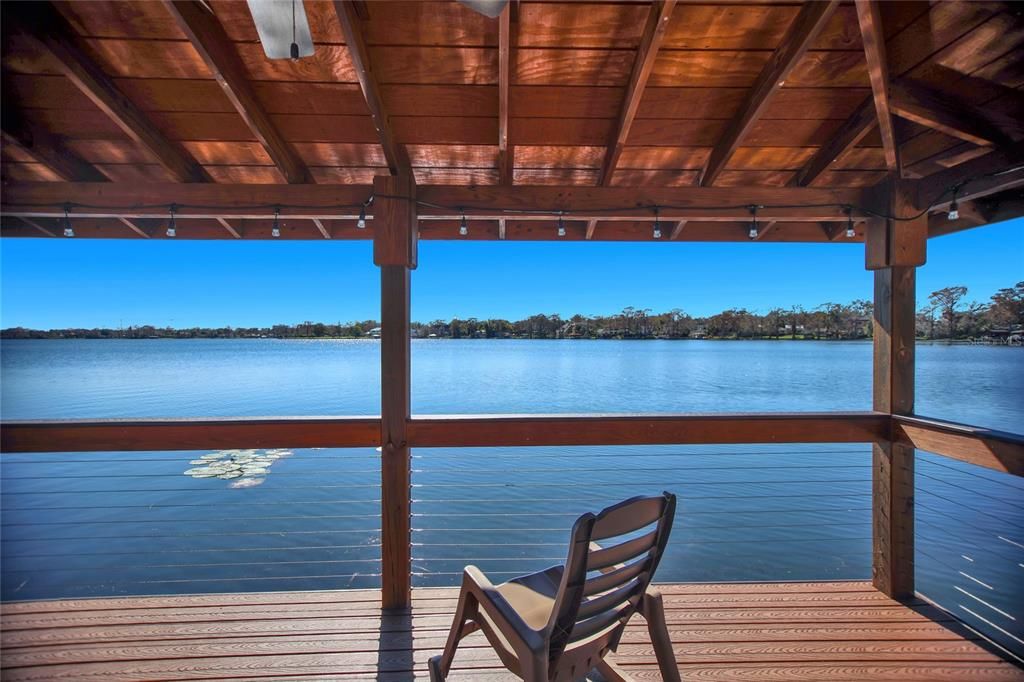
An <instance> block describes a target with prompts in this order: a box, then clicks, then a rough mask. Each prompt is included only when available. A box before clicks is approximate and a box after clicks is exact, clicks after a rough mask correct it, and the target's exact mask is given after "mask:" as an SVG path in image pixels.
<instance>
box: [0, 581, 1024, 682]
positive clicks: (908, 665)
mask: <svg viewBox="0 0 1024 682" xmlns="http://www.w3.org/2000/svg"><path fill="white" fill-rule="evenodd" d="M661 588H662V591H663V592H664V593H665V595H666V598H665V602H666V608H667V610H668V622H669V629H670V630H671V634H672V641H673V642H674V643H675V649H676V657H677V659H678V662H679V667H680V670H681V672H682V675H683V679H690V680H738V679H742V680H762V679H766V680H783V679H785V680H794V679H798V680H883V679H884V680H889V679H894V680H895V679H899V680H908V679H915V680H917V679H920V680H961V679H965V680H1024V671H1022V670H1021V669H1020V668H1017V667H1015V666H1013V665H1011V664H1009V663H1007V662H1004V661H1002V660H1000V659H999V658H998V657H996V656H995V655H993V654H992V653H989V651H987V650H985V649H984V648H982V647H981V646H979V645H978V644H977V643H976V642H974V641H970V638H971V634H970V632H969V631H967V630H966V629H963V628H961V627H958V626H957V624H956V623H955V622H953V621H951V620H949V619H948V617H944V616H943V615H942V612H940V611H938V610H937V609H934V608H932V607H929V606H927V605H925V604H921V605H915V606H914V607H913V608H909V607H907V606H904V605H901V604H899V603H896V602H894V601H891V600H889V599H887V598H886V597H885V596H883V595H882V594H880V593H879V592H877V591H875V590H874V589H873V588H872V587H871V586H870V584H868V583H864V582H838V583H835V582H833V583H765V584H713V585H662V586H661ZM455 596H456V593H455V591H454V590H449V589H417V590H416V591H415V598H414V602H415V603H414V608H413V609H412V612H411V614H403V615H382V614H381V612H380V610H379V609H378V608H377V603H378V594H377V592H375V591H367V590H344V591H336V592H279V593H247V594H227V595H206V596H189V597H160V598H118V599H89V600H64V601H48V602H21V603H11V604H6V605H4V606H3V608H2V627H3V638H2V645H3V650H2V666H3V671H2V678H3V680H5V682H17V681H21V680H62V679H74V680H89V679H102V680H185V679H188V680H197V679H248V680H252V679H259V680H272V679H288V680H311V679H316V680H326V679H344V680H356V679H377V680H384V681H392V680H394V681H397V680H412V679H426V672H425V670H426V669H425V662H426V660H427V658H428V657H429V656H431V655H433V654H435V653H437V652H438V651H439V650H440V648H441V647H442V646H443V643H444V637H445V634H446V631H447V628H448V626H449V623H450V618H451V613H452V611H453V609H454V605H455ZM933 618H934V619H935V620H932V619H933ZM614 660H615V661H616V662H617V663H618V664H619V665H620V666H622V667H623V668H625V669H626V670H628V671H629V672H630V673H631V674H632V675H633V676H634V677H635V678H636V679H638V680H647V679H651V680H657V679H660V675H659V674H658V672H657V667H656V666H655V664H654V655H653V651H652V649H651V646H650V642H649V641H648V638H647V632H646V629H645V627H644V624H643V621H642V620H641V619H640V618H639V617H637V618H636V619H635V621H634V622H633V623H631V624H630V629H629V631H628V632H627V634H626V637H625V640H624V642H623V644H622V645H621V646H620V648H619V651H618V653H617V654H616V656H615V658H614ZM456 669H457V670H455V671H453V674H452V677H451V679H461V680H484V681H486V682H492V681H495V682H496V681H497V680H505V679H514V678H512V677H511V676H509V675H507V674H505V673H503V672H501V670H500V668H499V665H498V661H497V658H496V657H495V656H494V654H493V653H492V652H491V651H490V650H489V649H488V648H487V646H486V641H485V640H484V639H483V638H482V636H481V635H480V634H479V633H477V634H475V635H472V637H471V638H468V639H467V640H465V642H464V644H463V648H461V649H460V651H459V654H458V656H457V657H456Z"/></svg>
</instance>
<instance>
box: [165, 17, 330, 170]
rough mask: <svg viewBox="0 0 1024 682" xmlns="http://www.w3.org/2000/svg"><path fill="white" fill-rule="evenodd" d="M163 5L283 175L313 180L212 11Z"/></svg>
mask: <svg viewBox="0 0 1024 682" xmlns="http://www.w3.org/2000/svg"><path fill="white" fill-rule="evenodd" d="M164 4H165V6H166V7H167V9H168V11H169V12H170V14H171V16H172V17H174V19H175V20H176V21H177V23H178V27H179V28H180V29H181V31H182V32H183V33H184V34H185V35H186V36H188V39H189V41H191V43H192V46H193V47H194V48H195V49H196V51H197V52H198V53H199V55H200V56H201V57H202V58H203V61H204V62H205V63H206V66H207V68H208V69H209V70H210V72H211V73H213V75H214V77H215V78H216V80H217V83H218V84H219V85H220V87H221V90H223V92H224V94H225V95H226V96H227V98H228V99H229V100H230V101H231V103H232V104H233V105H234V107H235V110H236V111H238V114H239V115H240V116H241V117H242V118H243V119H244V120H245V123H246V125H248V126H249V129H250V130H252V133H253V135H255V136H256V139H258V140H259V141H260V143H261V144H262V145H263V147H264V148H265V149H266V151H267V154H268V155H269V156H270V158H271V159H273V161H274V163H275V164H276V165H277V167H278V169H279V170H280V171H281V173H282V175H284V177H285V178H286V179H287V181H288V182H290V183H308V182H312V181H313V178H312V176H311V175H310V173H309V169H308V168H306V165H305V164H304V163H303V162H302V160H301V159H300V158H299V157H298V155H297V154H296V153H295V150H294V149H292V148H291V146H290V145H289V144H288V143H287V142H285V140H284V138H283V137H282V136H281V133H280V132H279V131H278V129H277V127H276V126H275V125H274V124H273V122H272V121H271V120H270V118H269V116H268V115H267V112H266V111H264V109H263V105H262V104H261V103H260V101H259V99H258V98H257V96H256V93H255V91H254V89H253V88H252V86H251V85H250V83H249V80H248V75H247V74H246V72H245V66H244V64H243V63H242V61H241V59H240V58H239V56H238V53H237V52H236V51H235V47H234V45H233V44H232V43H231V41H230V40H229V39H228V36H227V34H226V33H225V32H224V29H223V27H222V26H221V24H220V21H218V19H217V17H216V16H215V15H214V13H213V11H212V10H210V9H209V8H208V7H207V6H206V5H204V4H203V3H201V2H198V1H197V0H165V3H164Z"/></svg>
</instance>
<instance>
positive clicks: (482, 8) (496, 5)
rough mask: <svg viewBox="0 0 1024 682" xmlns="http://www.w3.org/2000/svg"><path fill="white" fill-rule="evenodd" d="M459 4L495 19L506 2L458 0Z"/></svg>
mask: <svg viewBox="0 0 1024 682" xmlns="http://www.w3.org/2000/svg"><path fill="white" fill-rule="evenodd" d="M459 2H460V3H461V4H463V5H465V6H466V7H468V8H470V9H472V10H474V11H476V12H479V13H480V14H483V15H484V16H486V17H490V18H491V19H497V18H498V16H499V15H500V14H501V13H502V12H503V11H504V9H505V6H506V5H507V4H508V0H459Z"/></svg>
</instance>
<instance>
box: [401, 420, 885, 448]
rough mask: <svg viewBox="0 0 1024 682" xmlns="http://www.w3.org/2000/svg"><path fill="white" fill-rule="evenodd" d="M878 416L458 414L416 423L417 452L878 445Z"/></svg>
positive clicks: (412, 431)
mask: <svg viewBox="0 0 1024 682" xmlns="http://www.w3.org/2000/svg"><path fill="white" fill-rule="evenodd" d="M888 419H889V417H888V415H882V414H876V413H873V412H834V413H820V414H812V413H791V414H781V413H763V414H717V415H658V416H653V415H629V416H623V415H500V416H499V415H480V416H478V415H454V416H447V415H446V416H430V417H415V418H413V419H412V420H411V421H410V422H409V424H408V427H407V428H408V437H409V441H410V443H412V444H413V445H415V446H416V447H512V446H525V445H544V446H559V445H657V444H670V443H671V444H681V443H687V444H716V443H825V442H828V443H871V442H874V441H876V440H881V439H885V438H887V437H888V433H889V424H888Z"/></svg>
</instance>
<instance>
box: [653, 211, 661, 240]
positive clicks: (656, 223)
mask: <svg viewBox="0 0 1024 682" xmlns="http://www.w3.org/2000/svg"><path fill="white" fill-rule="evenodd" d="M654 238H655V239H661V222H660V221H659V220H658V207H657V206H655V207H654Z"/></svg>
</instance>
